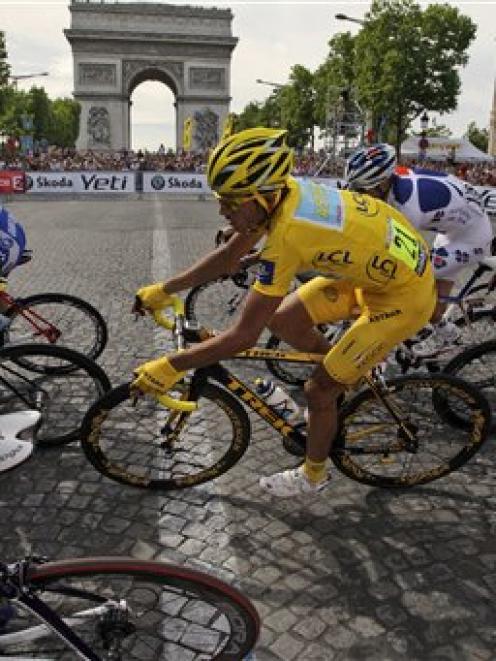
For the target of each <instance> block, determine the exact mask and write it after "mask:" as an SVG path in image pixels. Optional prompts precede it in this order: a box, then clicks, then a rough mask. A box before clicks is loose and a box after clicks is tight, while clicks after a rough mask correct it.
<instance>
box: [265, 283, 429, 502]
mask: <svg viewBox="0 0 496 661" xmlns="http://www.w3.org/2000/svg"><path fill="white" fill-rule="evenodd" d="M422 280H424V283H425V284H423V282H422ZM412 294H414V296H413V295H412ZM356 297H357V302H358V304H359V305H360V309H361V315H360V317H359V318H358V319H357V320H356V321H355V323H354V324H353V325H352V326H351V328H350V329H349V330H348V331H347V332H346V333H345V334H344V335H343V336H342V337H341V338H340V340H339V341H338V342H337V343H336V344H335V345H334V346H333V347H332V348H331V350H330V351H329V352H328V354H327V356H326V357H325V359H324V361H323V364H322V366H319V367H318V368H317V369H316V371H315V373H314V374H313V375H312V377H311V378H310V379H309V380H308V381H307V383H306V384H305V394H306V396H307V400H308V408H309V428H308V440H307V451H306V459H305V463H304V464H303V465H302V466H301V467H299V468H297V469H293V470H290V471H283V472H281V473H276V474H275V475H272V476H269V477H267V478H262V479H261V481H260V485H261V487H262V488H264V489H265V490H266V491H268V492H269V493H271V494H273V495H276V496H280V497H292V496H297V495H305V494H313V493H318V492H319V491H320V490H321V489H322V488H324V487H325V486H326V485H327V484H328V478H327V472H326V458H327V457H328V455H329V453H330V450H331V446H332V441H333V440H334V438H335V435H336V431H337V404H336V402H337V398H338V396H339V395H340V394H341V393H342V392H343V390H344V389H345V388H346V387H347V386H351V385H353V384H355V383H356V382H357V381H359V380H360V378H361V377H363V376H364V375H365V374H366V373H367V372H368V371H369V370H370V369H371V368H372V367H373V366H374V365H376V364H377V363H378V362H380V361H381V360H382V359H383V358H384V357H385V356H386V355H387V354H388V353H389V352H390V351H391V349H392V348H393V347H394V346H396V344H398V343H399V342H401V341H402V340H405V339H407V338H408V337H411V335H412V334H414V333H415V332H417V331H418V330H419V329H420V328H422V326H424V325H425V324H426V323H427V321H428V320H429V318H430V316H431V314H432V311H433V308H434V305H435V292H434V288H433V286H432V283H431V281H430V277H428V276H427V274H426V275H424V277H423V278H422V279H419V280H418V281H417V282H415V283H414V284H411V285H410V286H408V287H402V288H399V289H398V290H396V291H395V292H393V293H391V292H388V293H380V294H370V293H367V294H364V293H363V292H361V291H360V290H356Z"/></svg>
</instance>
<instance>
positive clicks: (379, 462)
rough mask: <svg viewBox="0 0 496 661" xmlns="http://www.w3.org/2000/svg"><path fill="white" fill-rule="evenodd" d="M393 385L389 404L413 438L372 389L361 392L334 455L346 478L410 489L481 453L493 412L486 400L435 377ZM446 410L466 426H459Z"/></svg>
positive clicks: (461, 384)
mask: <svg viewBox="0 0 496 661" xmlns="http://www.w3.org/2000/svg"><path fill="white" fill-rule="evenodd" d="M388 385H389V387H390V396H389V397H388V403H389V405H390V406H392V407H393V408H394V410H395V411H396V412H397V414H398V415H399V416H400V418H401V419H402V420H403V421H404V423H405V425H406V427H407V429H408V432H410V434H407V433H405V432H404V431H402V430H401V429H400V428H399V427H398V424H397V423H396V421H395V420H394V419H393V417H392V416H391V414H390V412H389V411H388V410H387V409H386V408H385V407H384V406H383V405H382V404H381V403H380V402H379V401H378V400H377V398H376V396H375V395H374V393H373V392H372V391H371V390H370V389H366V390H364V391H362V392H361V393H359V394H358V395H357V396H356V397H354V398H352V399H351V400H350V401H349V403H348V404H346V405H345V407H344V409H343V411H342V429H341V431H340V434H339V435H338V438H337V439H336V441H335V443H334V446H333V450H332V454H331V458H332V460H333V462H334V463H335V464H336V466H337V467H338V468H339V470H341V471H342V472H343V473H345V475H347V476H348V477H351V478H352V479H353V480H357V481H358V482H363V483H364V484H369V485H372V486H378V487H411V486H414V485H416V484H425V483H426V482H431V481H432V480H437V479H438V478H440V477H443V476H444V475H447V474H448V473H450V472H451V471H454V470H457V469H458V468H460V467H461V466H463V464H465V463H466V462H467V461H468V460H469V459H470V458H471V457H472V456H473V455H474V454H475V453H476V452H477V451H478V450H479V449H480V447H481V445H482V443H483V442H484V441H485V439H486V437H487V433H488V430H489V426H490V420H491V413H490V410H489V405H488V403H487V400H486V399H485V397H484V396H483V395H481V394H480V393H479V392H478V391H477V389H476V388H474V387H473V386H471V385H470V384H469V383H467V382H466V381H463V380H462V379H458V378H456V377H454V376H450V375H448V374H436V375H415V376H406V377H401V378H398V379H393V380H392V381H390V382H389V384H388ZM446 407H448V410H449V411H456V413H457V416H459V417H461V418H462V419H463V420H465V421H466V424H465V425H464V426H463V427H461V426H460V425H457V424H455V423H454V422H453V420H452V418H451V416H449V415H446ZM410 435H411V437H412V439H413V440H411V439H410Z"/></svg>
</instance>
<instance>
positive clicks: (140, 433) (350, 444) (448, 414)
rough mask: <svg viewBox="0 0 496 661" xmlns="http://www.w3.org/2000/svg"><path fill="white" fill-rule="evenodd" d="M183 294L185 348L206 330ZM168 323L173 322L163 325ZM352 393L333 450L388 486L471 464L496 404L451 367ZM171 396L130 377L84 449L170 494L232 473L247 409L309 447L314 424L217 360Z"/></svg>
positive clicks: (356, 470) (114, 471) (106, 403)
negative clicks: (139, 392) (288, 416)
mask: <svg viewBox="0 0 496 661" xmlns="http://www.w3.org/2000/svg"><path fill="white" fill-rule="evenodd" d="M180 303H181V302H180V301H179V299H177V300H176V316H175V324H174V337H175V340H176V346H177V348H178V349H181V348H183V347H184V345H185V343H186V342H198V341H201V339H202V338H204V337H205V333H204V330H202V329H198V328H195V327H194V326H193V325H192V324H190V323H184V318H183V316H182V311H181V305H180ZM163 325H166V324H163ZM236 358H239V359H243V360H260V359H262V360H266V359H268V358H270V359H272V360H280V361H285V362H286V361H290V362H294V363H300V364H309V363H311V364H313V366H314V367H315V365H316V364H317V363H318V362H320V360H321V359H322V356H320V355H314V354H302V353H286V352H283V351H271V350H268V349H263V348H254V349H250V350H248V351H244V352H242V353H241V354H238V355H237V356H236ZM367 385H368V387H365V388H362V389H361V390H359V391H358V392H355V393H352V394H351V396H350V397H349V398H348V399H347V400H346V401H345V403H344V404H343V405H342V407H341V410H340V428H339V433H338V435H337V438H336V439H335V441H334V444H333V447H332V450H331V454H330V457H331V459H332V461H333V462H334V464H335V465H336V467H337V468H338V469H339V470H340V471H342V472H343V473H344V474H345V475H347V476H348V477H350V478H352V479H353V480H357V481H359V482H363V483H365V484H369V485H373V486H380V487H410V486H413V485H417V484H423V483H426V482H430V481H432V480H435V479H438V478H440V477H442V476H444V475H447V474H448V473H450V472H451V471H453V470H457V469H458V468H460V467H461V466H463V465H464V464H465V463H466V462H467V461H468V460H469V459H470V458H471V457H472V456H473V455H474V454H475V453H476V452H477V451H478V450H479V449H480V447H481V445H482V444H483V442H484V441H485V439H486V436H487V432H488V429H489V425H490V419H491V415H490V410H489V406H488V403H487V401H486V399H485V398H484V397H483V396H482V395H481V394H480V393H479V392H478V390H477V389H476V388H475V387H473V386H471V385H470V384H468V383H467V382H466V381H463V380H462V379H459V378H456V377H454V376H451V375H448V374H442V373H440V374H422V375H412V376H405V377H400V378H397V379H393V380H391V381H388V382H384V381H383V380H382V379H381V378H380V376H379V375H372V376H371V377H369V378H368V379H367ZM177 396H178V398H179V401H177V400H175V399H173V398H171V397H169V396H168V395H167V396H161V397H159V398H158V399H154V398H148V397H145V398H139V399H136V397H134V396H133V393H132V392H131V390H130V384H129V383H124V384H122V385H120V386H118V387H117V388H115V389H114V390H111V391H110V392H109V393H107V394H106V395H104V396H103V397H102V399H101V400H100V401H98V402H96V403H95V404H94V405H93V406H92V407H91V409H90V410H89V411H88V413H87V414H86V416H85V418H84V421H83V426H82V434H81V440H82V447H83V450H84V452H85V454H86V456H87V458H88V459H89V460H90V462H91V463H92V464H93V466H94V467H95V468H96V469H97V470H98V471H99V472H101V473H102V474H103V475H106V476H107V477H109V478H111V479H112V480H116V481H118V482H121V483H123V484H127V485H132V486H137V487H142V488H146V489H156V490H163V491H167V490H170V489H181V488H185V487H191V486H193V485H196V484H201V483H203V482H208V481H210V480H212V479H214V478H216V477H218V476H220V475H222V474H223V473H225V472H226V471H228V470H229V469H230V468H231V467H232V466H233V465H234V464H235V463H236V462H238V461H239V459H240V458H241V457H242V455H243V454H244V452H245V451H246V449H247V447H248V445H249V443H250V438H251V430H250V420H249V417H248V414H247V412H246V410H245V408H244V406H247V407H248V408H250V409H251V410H252V411H253V412H254V413H256V414H258V415H259V416H260V417H262V418H263V419H264V420H265V421H266V422H268V423H269V424H270V425H271V426H272V427H273V428H274V429H275V430H276V431H277V432H278V433H279V434H280V435H281V437H282V442H283V445H284V447H285V448H286V450H288V451H289V452H291V453H292V454H297V455H302V454H303V453H304V451H305V444H306V435H305V430H306V427H305V424H304V423H302V424H298V425H291V424H289V423H288V422H287V421H286V420H285V419H284V417H281V415H280V414H279V413H278V411H276V410H275V409H274V408H272V407H271V406H269V405H267V403H266V402H265V401H264V400H263V399H261V398H260V397H259V396H258V395H257V394H256V393H255V392H254V390H253V389H252V387H250V386H249V385H247V384H246V383H243V381H241V380H240V379H239V378H238V377H236V376H235V375H233V374H232V373H231V372H229V371H228V370H227V369H226V368H225V367H224V366H223V365H221V364H216V365H212V366H210V367H205V368H200V369H197V370H195V371H194V373H193V376H192V377H191V379H188V380H187V381H185V382H183V383H182V384H181V385H179V386H178V388H177Z"/></svg>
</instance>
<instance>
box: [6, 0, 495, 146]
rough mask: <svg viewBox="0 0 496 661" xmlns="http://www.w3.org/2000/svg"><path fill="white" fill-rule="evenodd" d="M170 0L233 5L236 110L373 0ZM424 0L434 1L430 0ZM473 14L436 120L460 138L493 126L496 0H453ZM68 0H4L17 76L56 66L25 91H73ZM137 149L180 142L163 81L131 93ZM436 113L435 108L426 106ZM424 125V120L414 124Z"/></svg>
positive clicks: (306, 60) (319, 54)
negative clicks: (456, 92)
mask: <svg viewBox="0 0 496 661" xmlns="http://www.w3.org/2000/svg"><path fill="white" fill-rule="evenodd" d="M169 4H175V5H188V4H189V5H196V6H202V7H208V6H211V7H219V8H221V7H223V8H224V7H230V8H231V10H232V12H233V15H234V19H233V22H232V32H233V35H234V36H236V37H238V39H239V42H238V44H237V46H236V48H235V49H234V51H233V55H232V60H231V96H232V102H231V110H232V111H233V112H240V111H241V110H242V109H243V108H244V107H245V106H246V104H247V103H249V102H250V101H263V100H264V99H265V98H266V97H267V96H268V95H269V94H270V93H271V91H272V88H271V87H270V86H269V85H262V84H259V83H257V82H256V79H257V78H260V79H263V80H266V81H271V82H276V83H285V82H287V80H288V77H289V74H290V71H291V68H292V66H293V65H295V64H301V65H303V66H305V67H307V68H308V69H310V70H311V71H314V70H315V69H316V68H317V67H318V66H319V65H320V64H322V62H323V61H324V60H325V58H326V56H327V53H328V41H329V39H330V38H331V37H332V35H333V34H335V33H337V32H343V31H345V30H349V31H350V32H351V33H352V34H355V33H356V32H357V31H358V30H359V29H360V26H359V25H358V24H356V23H351V22H345V21H339V20H336V19H335V18H334V15H335V14H337V13H344V14H346V15H348V16H353V17H356V18H360V17H363V15H364V14H365V12H366V11H367V9H368V8H369V6H370V2H369V0H349V1H348V2H322V1H321V2H319V1H317V2H312V1H311V0H308V1H306V2H301V1H300V2H292V1H287V0H286V1H278V0H273V1H270V2H265V1H263V0H251V1H249V2H236V1H235V2H223V1H222V0H220V1H216V2H198V3H196V2H180V1H176V2H173V3H169ZM420 4H422V5H426V4H435V3H423V2H421V3H420ZM448 4H450V5H452V6H456V7H458V9H459V10H460V11H461V12H462V13H463V14H465V15H467V16H470V18H472V20H473V21H474V22H475V24H476V25H477V36H476V39H475V40H474V41H473V42H472V45H471V47H470V49H469V63H468V65H467V66H466V67H465V68H464V69H462V70H461V72H460V73H461V79H462V92H461V95H460V97H459V101H458V108H457V109H456V110H455V111H453V112H452V113H450V114H449V115H443V116H439V115H434V114H433V113H429V116H430V117H431V119H435V120H436V121H437V123H438V124H445V125H446V126H448V128H450V129H451V131H452V132H453V136H455V137H457V136H461V135H462V134H463V133H464V132H465V131H466V128H467V126H468V124H469V123H470V122H471V121H475V123H476V124H477V126H479V128H485V127H488V125H489V117H490V112H491V107H492V102H493V94H494V80H495V75H496V62H495V60H496V57H495V54H496V0H493V1H489V0H482V1H479V2H475V1H472V0H467V1H466V2H455V1H453V2H449V3H448ZM68 6H69V0H0V30H1V31H3V32H4V33H5V35H6V45H7V53H8V62H9V64H10V65H11V72H12V74H13V75H22V74H35V73H41V72H44V71H47V72H49V76H47V77H39V78H32V79H30V80H26V81H19V82H18V87H19V89H26V90H28V89H29V88H30V87H31V86H32V85H38V86H43V87H44V88H45V89H46V91H47V93H48V95H49V96H50V97H51V98H55V97H70V96H71V94H72V91H73V86H74V83H73V68H72V53H71V48H70V45H69V42H68V41H67V40H66V38H65V36H64V34H63V30H64V29H65V28H69V27H70V12H69V9H68ZM131 98H132V102H133V106H132V135H133V141H132V143H133V144H132V146H133V148H135V149H137V148H142V149H143V148H147V149H151V150H156V149H157V148H158V146H159V145H160V144H161V143H163V144H165V145H166V147H172V148H175V131H174V109H173V102H174V97H173V94H172V92H171V91H170V90H169V89H168V88H167V87H166V86H165V85H163V84H161V83H158V82H152V81H149V82H145V83H142V84H141V85H139V86H138V87H137V88H136V90H135V91H134V93H133V95H132V97H131ZM427 111H428V112H429V109H427ZM413 128H414V129H419V127H418V126H415V125H414V126H413Z"/></svg>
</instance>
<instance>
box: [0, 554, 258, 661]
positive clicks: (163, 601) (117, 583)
mask: <svg viewBox="0 0 496 661" xmlns="http://www.w3.org/2000/svg"><path fill="white" fill-rule="evenodd" d="M27 584H28V585H29V589H30V591H32V593H34V595H35V596H36V597H38V598H39V599H41V600H42V601H43V602H44V603H45V604H46V605H47V606H48V607H49V608H51V609H52V610H53V611H54V612H55V613H56V614H57V615H58V616H59V617H62V618H63V619H64V620H65V621H66V622H67V623H68V624H69V626H70V627H71V629H72V630H73V631H74V632H75V633H76V634H77V635H78V636H79V638H80V639H81V640H82V641H83V642H84V643H85V644H86V645H87V646H88V647H89V648H90V649H91V651H92V652H93V653H94V654H95V658H98V659H102V661H144V660H145V659H146V661H164V660H165V659H174V660H175V661H193V660H195V659H196V660H198V661H199V660H200V659H201V660H202V661H203V660H204V659H218V660H222V661H240V659H242V658H243V657H244V656H245V655H246V654H247V653H248V652H249V651H250V650H252V649H253V647H254V646H255V643H256V641H257V638H258V633H259V629H260V621H259V617H258V614H257V612H256V610H255V608H254V606H253V605H252V603H251V602H250V601H249V599H247V598H246V597H245V596H244V595H243V594H241V593H240V592H239V591H238V590H236V589H235V588H233V587H231V586H230V585H228V584H227V583H224V582H223V581H221V580H219V579H217V578H214V577H213V576H210V575H208V574H205V573H203V572H199V571H195V570H192V569H189V568H187V567H177V566H174V565H168V564H165V563H160V562H151V561H150V562H146V561H140V560H136V559H133V558H111V557H110V558H106V557H102V558H98V557H96V558H81V559H72V560H65V561H60V562H50V563H47V564H43V565H39V566H35V567H32V568H31V570H30V572H29V576H28V581H27ZM36 625H39V620H37V619H35V618H34V616H33V615H31V614H30V613H29V612H27V611H23V610H22V609H21V608H20V607H16V612H15V615H14V617H13V618H12V619H11V620H10V621H9V623H8V628H7V629H6V630H5V631H4V632H2V633H5V634H6V635H0V657H1V656H2V654H4V653H5V654H8V653H9V645H8V641H9V637H10V640H13V634H16V633H18V634H19V636H18V638H20V642H17V644H16V645H15V655H16V656H22V657H23V658H26V657H28V658H31V657H32V658H40V657H41V656H43V657H48V658H50V659H53V660H54V661H55V660H57V661H73V659H74V658H75V652H74V650H69V649H68V648H67V643H65V642H64V641H62V640H60V639H59V638H58V637H57V636H56V635H55V634H54V633H53V632H52V631H51V630H50V629H49V628H48V627H45V628H44V630H42V631H41V632H40V627H38V628H37V629H35V628H34V627H35V626H36ZM33 638H35V640H33ZM5 641H7V644H6V642H5ZM85 658H86V657H85ZM91 658H93V657H91Z"/></svg>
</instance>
